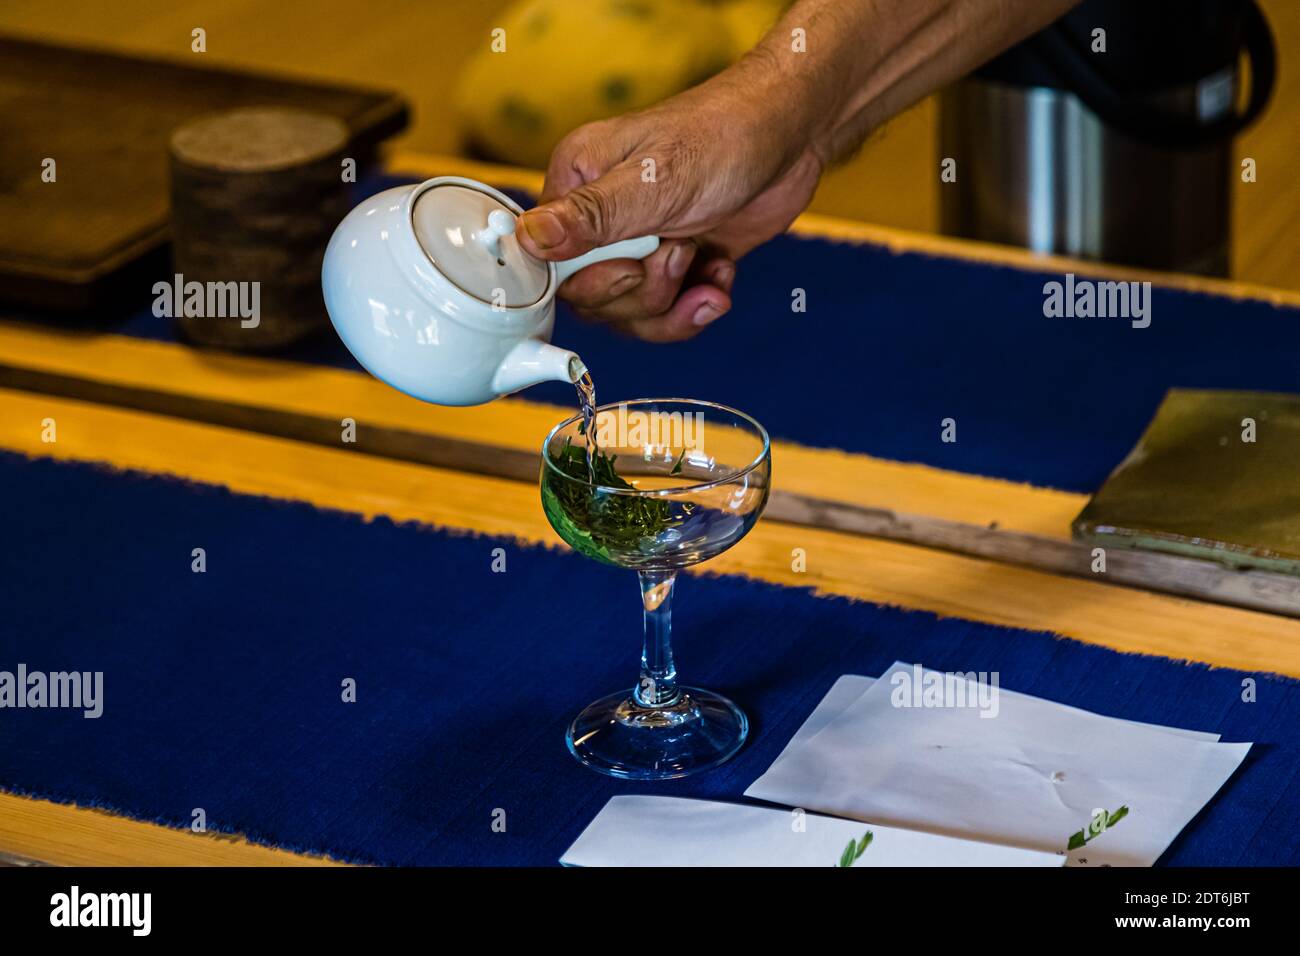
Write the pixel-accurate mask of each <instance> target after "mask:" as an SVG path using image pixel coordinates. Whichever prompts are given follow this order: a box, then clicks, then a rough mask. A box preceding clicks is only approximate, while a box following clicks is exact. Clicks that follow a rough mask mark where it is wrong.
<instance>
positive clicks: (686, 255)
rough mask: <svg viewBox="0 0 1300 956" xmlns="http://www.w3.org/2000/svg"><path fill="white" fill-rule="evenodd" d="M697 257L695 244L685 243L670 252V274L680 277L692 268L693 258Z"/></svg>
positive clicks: (673, 276)
mask: <svg viewBox="0 0 1300 956" xmlns="http://www.w3.org/2000/svg"><path fill="white" fill-rule="evenodd" d="M694 257H695V244H694V243H690V242H688V243H684V244H682V245H680V246H678V247H677V248H676V249H674V250H673V251H672V252H670V253H668V275H670V276H671V277H672V278H674V279H680V278H681V277H682V276H684V275H686V270H687V269H688V268H690V265H691V259H693V258H694Z"/></svg>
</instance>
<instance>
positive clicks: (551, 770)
mask: <svg viewBox="0 0 1300 956" xmlns="http://www.w3.org/2000/svg"><path fill="white" fill-rule="evenodd" d="M0 488H2V489H3V492H4V493H3V494H2V495H0V534H3V537H4V541H5V546H4V547H3V548H0V580H3V581H4V582H5V584H4V592H3V593H4V607H3V617H2V618H0V670H9V671H11V672H12V671H13V670H14V669H15V668H16V666H17V665H18V664H20V663H22V664H25V665H26V666H27V668H28V669H29V670H32V671H35V670H40V671H46V672H50V671H67V670H78V671H102V672H103V673H104V701H103V714H102V716H101V717H99V718H98V719H85V718H84V717H83V716H82V714H81V712H80V711H71V710H54V709H44V710H31V709H24V710H11V709H4V710H0V788H3V789H5V790H10V791H13V792H17V793H24V794H31V795H34V796H38V797H43V798H47V799H52V800H58V801H75V802H77V803H80V804H83V805H90V806H98V807H104V808H107V809H110V810H113V811H115V812H118V813H124V814H127V815H129V816H132V817H136V818H140V819H144V820H153V821H158V822H160V823H163V824H166V825H169V826H177V827H189V825H190V823H191V821H192V819H193V813H194V811H195V809H198V808H201V809H202V810H203V812H204V815H205V817H206V820H207V825H208V827H209V829H212V830H221V831H228V832H238V833H244V834H247V835H248V836H250V837H251V838H253V839H254V840H257V841H261V842H264V843H268V844H272V845H276V846H282V847H287V848H290V849H294V850H302V851H313V852H327V853H330V854H332V855H334V856H336V857H338V858H341V859H344V860H350V861H356V862H363V863H384V864H552V863H555V862H556V860H557V859H558V858H559V856H560V854H561V853H562V852H563V851H564V850H565V849H566V848H567V847H568V846H569V844H570V843H571V842H572V840H573V839H574V838H575V837H576V836H577V835H578V833H579V832H581V830H582V829H583V827H585V826H586V824H587V823H588V822H589V821H590V820H591V819H592V817H594V815H595V814H596V812H597V810H598V809H599V808H600V807H601V806H602V805H603V804H604V803H605V801H606V800H607V799H608V798H609V797H610V796H612V795H614V794H617V793H659V794H675V795H681V796H695V797H706V798H715V799H726V800H742V799H743V798H742V797H741V794H742V792H743V791H744V789H745V788H746V787H747V786H748V785H749V784H750V783H751V782H752V781H753V780H754V779H755V778H756V777H758V776H759V774H761V773H762V772H763V771H764V770H765V769H766V768H767V767H768V766H769V765H770V764H771V762H772V761H773V759H775V757H776V755H777V754H778V753H779V752H780V750H781V748H782V747H783V746H784V745H785V743H786V742H787V741H788V740H789V739H790V737H791V736H792V735H793V733H794V731H795V730H796V729H797V728H798V727H799V725H800V724H801V723H802V722H803V720H804V719H805V718H806V717H807V716H808V714H809V713H811V711H812V709H813V708H814V707H815V706H816V704H817V702H818V701H819V700H820V699H821V697H822V696H823V695H824V694H825V693H826V691H827V690H828V689H829V688H830V686H831V684H832V683H834V681H835V679H836V678H837V677H839V676H840V675H841V674H845V673H858V674H870V675H875V674H879V673H881V672H882V671H883V670H884V669H885V668H886V667H887V666H888V665H889V664H890V663H892V662H893V661H894V660H895V659H903V660H907V661H912V662H917V663H921V664H924V665H925V666H928V667H932V668H935V669H938V670H961V671H970V670H986V671H988V670H996V671H999V672H1000V674H1001V683H1002V686H1004V687H1007V688H1010V689H1014V690H1018V691H1023V692H1026V693H1030V694H1036V695H1039V696H1042V697H1047V698H1051V699H1054V700H1059V701H1061V702H1063V703H1067V704H1073V705H1076V706H1080V707H1086V708H1088V709H1090V710H1094V711H1097V712H1099V713H1103V714H1110V715H1113V716H1116V717H1125V718H1130V719H1134V720H1142V721H1150V722H1155V723H1163V724H1173V725H1178V726H1183V727H1189V728H1195V729H1199V730H1213V731H1219V732H1221V733H1222V734H1223V736H1224V739H1225V740H1251V741H1256V742H1257V743H1256V746H1255V747H1254V748H1253V749H1252V751H1251V754H1250V755H1249V757H1248V758H1247V760H1246V763H1245V764H1244V765H1243V767H1242V768H1241V770H1240V771H1239V772H1238V773H1237V774H1236V776H1234V778H1233V779H1232V780H1230V781H1229V783H1228V784H1227V786H1226V787H1225V788H1224V790H1223V791H1222V792H1221V793H1220V795H1219V796H1218V797H1217V798H1216V799H1215V800H1214V801H1213V802H1212V803H1211V804H1210V805H1209V806H1208V807H1207V808H1206V809H1205V810H1204V811H1203V812H1202V813H1201V814H1200V815H1199V816H1198V817H1197V819H1196V820H1195V821H1194V822H1193V823H1192V824H1191V826H1190V827H1189V828H1188V829H1187V831H1185V832H1184V834H1183V836H1182V837H1181V838H1180V839H1179V840H1178V841H1177V842H1176V843H1175V844H1174V846H1173V847H1172V848H1171V849H1170V850H1169V852H1168V853H1166V855H1165V857H1164V858H1163V862H1165V863H1172V864H1187V865H1241V864H1292V865H1294V864H1297V863H1300V786H1297V783H1298V774H1300V682H1296V681H1293V680H1289V679H1285V678H1279V677H1269V676H1266V675H1243V674H1241V673H1239V672H1236V671H1232V670H1221V669H1211V668H1207V667H1203V666H1191V665H1184V664H1180V663H1176V662H1173V661H1169V660H1165V659H1161V658H1153V657H1142V656H1133V655H1122V654H1117V653H1114V652H1112V651H1109V650H1105V649H1102V648H1097V647H1092V646H1088V645H1084V644H1081V643H1077V642H1074V641H1070V640H1065V639H1061V638H1056V637H1053V636H1051V635H1048V634H1044V633H1039V632H1031V631H1025V630H1018V629H1013V628H1004V627H996V626H993V625H988V624H981V623H975V622H970V621H963V620H957V619H940V618H937V617H935V616H934V615H931V614H928V613H923V612H913V611H903V610H898V609H893V608H886V607H880V606H876V605H872V604H868V603H863V602H853V601H849V600H846V599H841V598H834V597H817V596H815V595H814V594H812V593H811V592H810V591H807V590H803V589H792V588H785V587H779V586H776V585H771V584H766V583H762V582H758V581H752V580H747V579H743V578H739V577H709V576H705V577H699V576H688V577H687V578H685V579H684V580H683V581H682V582H681V585H680V586H679V588H678V589H677V590H678V596H677V607H676V613H675V614H674V618H675V621H676V623H677V627H678V634H677V651H678V665H679V667H680V669H681V673H682V677H683V680H685V681H686V682H687V683H699V684H702V685H703V686H707V687H711V688H715V689H717V690H719V691H722V692H723V693H726V694H727V695H729V696H731V697H732V698H733V699H735V700H736V701H737V702H739V703H740V704H741V705H742V706H743V707H744V708H745V709H746V711H747V712H748V714H749V716H750V718H751V721H752V727H753V729H752V736H751V740H750V742H749V743H748V744H747V745H746V746H745V748H744V749H743V750H742V751H741V753H740V754H739V755H738V757H736V758H735V759H734V760H733V761H731V762H730V763H729V764H727V765H725V766H724V767H722V768H720V769H719V770H717V771H715V772H713V773H710V774H706V775H703V776H701V777H698V778H693V779H691V778H688V779H686V780H682V781H674V782H668V783H662V784H645V783H628V782H619V781H614V780H611V779H607V778H604V777H601V776H598V775H596V774H594V773H592V772H590V771H588V770H586V769H585V768H582V767H580V766H579V765H578V764H577V763H576V762H574V761H573V759H572V758H571V757H570V756H569V755H568V753H567V752H566V750H565V747H564V742H563V732H564V728H565V726H566V725H567V722H568V720H569V719H570V718H571V717H572V715H573V714H574V713H575V712H576V711H577V710H578V709H579V708H581V707H583V706H584V705H586V704H587V703H588V702H589V701H591V700H592V699H594V698H595V697H597V696H599V695H603V694H606V693H609V692H611V691H614V690H616V689H618V688H619V687H622V686H630V685H631V683H632V682H633V681H634V680H635V676H636V674H635V662H636V657H637V655H638V653H639V649H640V621H639V616H640V612H639V602H638V598H637V589H636V585H635V582H634V580H633V576H632V575H631V574H630V573H628V572H622V571H619V570H617V569H612V568H606V567H602V566H598V565H596V564H595V563H593V562H590V561H587V560H585V559H583V558H580V557H578V556H576V555H573V554H570V553H567V552H562V551H555V550H549V549H546V548H542V547H534V546H524V545H521V544H519V543H518V542H515V541H512V540H509V539H498V538H490V537H480V536H472V535H465V534H451V533H446V532H442V531H437V530H433V529H429V528H426V527H421V526H417V525H412V524H406V525H397V524H394V523H392V522H390V521H387V520H382V519H380V520H375V521H372V522H366V521H363V520H361V519H360V518H358V517H356V516H353V515H348V514H343V513H339V512H333V511H325V510H318V509H315V508H313V507H310V506H308V505H305V504H300V503H290V502H282V501H276V500H270V499H263V498H256V497H249V496H243V495H237V494H233V493H230V492H228V491H226V490H223V489H220V488H216V487H212V486H206V485H200V484H192V483H186V482H181V481H177V480H173V479H169V478H163V477H158V476H145V475H140V474H134V473H121V472H114V471H110V470H107V469H104V468H101V467H98V466H93V465H87V464H75V463H56V462H53V461H50V460H30V459H26V458H23V457H21V456H18V455H14V454H10V453H0ZM196 547H202V548H204V549H205V551H206V561H207V570H206V572H205V573H202V574H196V573H194V572H193V571H192V570H191V560H192V559H191V551H192V550H193V549H194V548H196ZM498 547H502V548H505V549H506V552H507V564H506V571H505V573H493V571H492V558H493V555H492V551H493V549H494V548H498ZM579 596H580V597H581V600H580V601H579V600H578V597H579ZM1245 676H1252V677H1256V678H1257V679H1258V691H1257V695H1258V699H1257V701H1256V702H1255V703H1245V702H1243V701H1242V699H1241V682H1242V680H1243V678H1244V677H1245ZM348 678H351V679H354V680H355V681H356V688H357V692H356V702H355V703H344V702H343V700H342V682H343V681H344V680H345V679H348ZM498 810H502V811H504V812H505V822H506V828H505V832H495V831H494V829H493V827H492V823H493V820H494V814H495V813H496V811H498Z"/></svg>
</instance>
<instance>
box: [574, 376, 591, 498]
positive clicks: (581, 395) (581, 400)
mask: <svg viewBox="0 0 1300 956" xmlns="http://www.w3.org/2000/svg"><path fill="white" fill-rule="evenodd" d="M574 385H575V386H576V388H577V389H578V407H579V408H580V409H581V411H582V434H583V437H585V438H586V439H587V480H588V481H589V482H590V483H591V484H593V485H594V484H595V483H596V383H595V382H594V381H592V378H591V372H583V373H582V378H580V379H578V381H577V382H575V383H574Z"/></svg>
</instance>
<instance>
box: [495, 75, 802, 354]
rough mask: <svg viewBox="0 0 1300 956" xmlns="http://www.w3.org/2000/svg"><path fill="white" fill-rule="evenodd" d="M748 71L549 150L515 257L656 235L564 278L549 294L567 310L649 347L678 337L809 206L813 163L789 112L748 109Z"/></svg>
mask: <svg viewBox="0 0 1300 956" xmlns="http://www.w3.org/2000/svg"><path fill="white" fill-rule="evenodd" d="M752 75H753V74H751V73H750V72H749V71H748V70H738V71H735V72H729V73H726V74H721V75H719V76H717V77H715V78H714V79H713V80H710V81H707V82H706V83H704V84H702V85H701V86H698V87H695V88H694V89H691V90H688V91H687V92H685V93H683V94H681V95H679V96H675V97H673V98H671V99H669V100H666V101H664V102H663V103H660V104H658V105H656V106H654V107H651V108H650V109H647V110H644V111H642V112H639V113H632V114H629V115H627V116H620V117H616V118H614V119H609V120H603V121H601V122H597V123H591V124H589V125H587V126H583V127H580V128H579V129H577V130H575V131H574V132H573V133H571V134H570V135H569V136H568V137H566V138H565V139H564V140H563V141H562V142H561V143H560V144H559V146H557V147H556V149H555V152H554V154H553V155H552V157H551V164H550V168H549V169H548V170H547V173H546V186H545V188H544V189H543V192H542V196H541V199H542V203H541V205H540V206H538V207H537V208H536V209H534V210H531V211H529V212H527V213H525V214H524V216H523V217H522V219H521V220H520V223H521V225H522V226H523V228H522V229H521V230H520V231H519V233H518V236H519V241H520V243H521V244H522V245H523V246H524V248H525V249H526V250H528V251H529V252H530V253H532V254H533V255H536V256H539V257H541V258H543V259H570V258H573V257H574V256H577V255H581V254H582V253H584V252H586V251H587V250H589V249H592V248H595V247H596V246H603V245H607V244H608V243H611V242H616V241H618V240H620V239H628V238H632V237H634V236H639V235H646V234H653V235H658V236H660V237H661V238H662V239H663V242H662V244H661V245H660V247H659V250H658V251H657V252H655V253H654V255H652V256H650V257H649V258H647V259H645V260H643V261H640V262H637V261H635V260H630V259H616V260H611V261H608V262H602V263H598V264H596V265H593V266H588V267H587V268H586V269H583V270H582V271H580V272H578V273H575V274H574V275H573V276H572V277H570V279H569V280H568V281H567V282H565V284H564V285H563V286H562V287H561V288H560V295H561V296H562V297H563V298H565V299H567V300H568V301H569V302H570V303H572V305H573V306H574V307H575V308H576V309H577V310H578V312H579V313H580V314H582V315H583V316H585V317H587V318H589V319H593V320H596V321H602V322H610V323H613V324H615V325H616V326H618V327H620V328H621V329H623V330H625V331H627V332H630V333H631V334H633V335H636V336H638V337H640V338H643V339H646V340H649V341H654V342H674V341H679V340H681V339H686V338H689V337H690V336H692V335H694V334H695V333H696V332H698V331H699V330H700V329H701V328H702V327H703V326H705V325H708V324H709V323H710V322H712V321H713V320H714V319H716V318H717V317H718V316H720V315H722V314H723V313H724V312H726V311H727V310H728V309H730V308H731V295H730V292H731V284H732V281H733V280H734V278H735V275H736V262H737V260H738V259H739V258H740V257H741V256H743V255H744V254H745V253H746V252H748V251H749V250H750V249H752V248H754V247H755V246H757V245H759V244H760V243H762V242H766V241H767V240H768V239H771V238H772V237H773V236H775V235H777V234H779V233H781V232H783V231H784V230H785V228H786V227H787V226H789V225H790V223H791V222H792V221H793V220H794V218H795V217H796V216H797V215H798V214H799V213H800V212H801V211H802V210H803V209H804V207H805V206H807V205H808V202H809V200H810V199H811V198H812V194H813V190H814V188H815V187H816V185H817V180H818V178H819V177H820V176H821V173H822V168H823V161H822V159H821V158H820V157H819V156H818V155H817V154H816V152H815V151H814V150H813V149H812V148H811V147H810V146H807V143H806V136H804V135H803V130H802V129H801V126H802V123H803V120H802V119H801V117H800V116H799V114H798V112H796V111H794V110H793V104H790V105H791V107H792V109H791V110H789V111H784V112H783V111H782V109H781V106H780V104H779V103H774V102H771V98H770V97H769V98H768V101H767V102H762V103H758V102H756V101H755V94H756V93H757V92H758V91H757V90H756V89H755V88H754V86H753V85H752V84H751V83H749V82H748V80H747V77H749V76H752ZM800 138H803V139H804V140H805V144H804V145H805V148H799V147H800V144H799V139H800Z"/></svg>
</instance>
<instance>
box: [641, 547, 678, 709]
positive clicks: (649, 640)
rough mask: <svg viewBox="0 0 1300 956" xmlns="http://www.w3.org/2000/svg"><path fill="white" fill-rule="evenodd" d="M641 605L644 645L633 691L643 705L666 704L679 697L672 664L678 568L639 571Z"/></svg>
mask: <svg viewBox="0 0 1300 956" xmlns="http://www.w3.org/2000/svg"><path fill="white" fill-rule="evenodd" d="M638 575H639V577H640V578H641V606H642V608H643V609H644V611H645V648H644V650H642V651H641V680H640V681H639V682H638V683H637V686H636V690H634V691H633V692H632V696H633V698H635V700H636V702H637V703H638V704H641V705H642V706H644V707H665V706H667V705H669V704H671V703H673V702H674V701H675V700H677V695H678V690H677V668H676V667H675V666H674V665H673V582H674V581H676V580H677V572H676V571H640V572H638Z"/></svg>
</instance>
